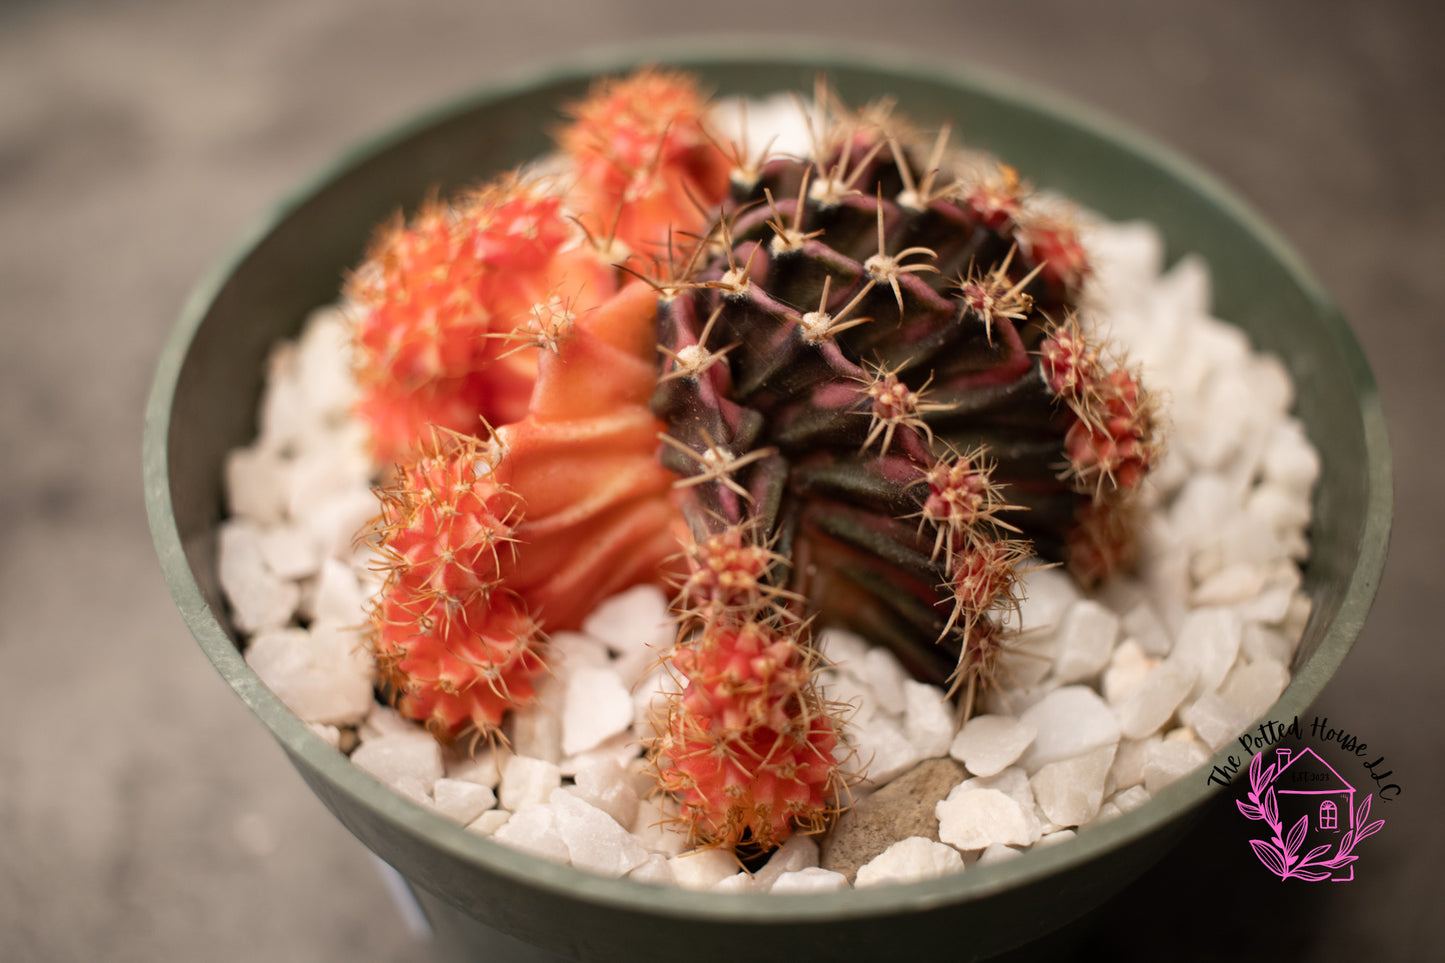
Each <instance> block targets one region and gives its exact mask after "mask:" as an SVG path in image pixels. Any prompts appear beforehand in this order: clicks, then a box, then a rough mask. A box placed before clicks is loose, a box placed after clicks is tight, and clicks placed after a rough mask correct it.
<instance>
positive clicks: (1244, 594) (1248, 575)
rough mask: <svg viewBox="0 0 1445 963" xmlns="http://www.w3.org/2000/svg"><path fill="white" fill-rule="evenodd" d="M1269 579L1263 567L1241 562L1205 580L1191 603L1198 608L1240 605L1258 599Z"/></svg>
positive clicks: (1196, 589)
mask: <svg viewBox="0 0 1445 963" xmlns="http://www.w3.org/2000/svg"><path fill="white" fill-rule="evenodd" d="M1268 577H1269V573H1268V571H1267V570H1266V569H1265V568H1263V567H1262V566H1260V565H1256V564H1252V563H1249V562H1239V563H1236V564H1234V565H1230V566H1228V567H1227V568H1222V569H1220V570H1219V571H1217V572H1215V573H1214V574H1213V575H1211V576H1209V578H1207V579H1205V580H1204V582H1202V583H1201V584H1200V585H1199V586H1198V587H1196V588H1195V589H1194V592H1193V593H1192V594H1191V595H1190V597H1189V601H1190V602H1191V603H1192V604H1194V605H1198V606H1206V605H1239V604H1242V603H1245V602H1248V601H1250V600H1252V599H1255V598H1257V597H1258V596H1259V593H1260V592H1262V591H1263V590H1264V583H1265V580H1266V579H1267V578H1268Z"/></svg>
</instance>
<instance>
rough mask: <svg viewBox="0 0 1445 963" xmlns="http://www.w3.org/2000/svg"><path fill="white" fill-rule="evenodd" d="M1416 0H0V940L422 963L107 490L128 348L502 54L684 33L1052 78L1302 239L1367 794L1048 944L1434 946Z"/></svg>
mask: <svg viewBox="0 0 1445 963" xmlns="http://www.w3.org/2000/svg"><path fill="white" fill-rule="evenodd" d="M1441 9H1442V8H1441V6H1440V5H1439V4H1436V3H1430V2H1423V0H1422V2H1420V3H1416V4H1412V3H1409V2H1404V0H1394V2H1371V3H1360V2H1339V0H1311V2H1295V0H1274V2H1269V3H1259V2H1256V0H1212V2H1181V3H1167V4H1166V3H1159V2H1151V0H1094V2H1088V3H1076V2H1069V0H1020V2H1014V3H1009V4H1002V3H1000V4H988V3H983V2H974V0H947V2H945V0H936V2H923V3H908V2H889V3H871V4H865V3H861V2H857V0H829V2H826V3H825V2H804V3H793V4H786V3H778V2H776V0H769V2H760V0H732V2H730V3H727V4H718V5H713V6H710V7H708V8H706V9H703V8H701V7H694V6H692V5H689V4H682V3H662V2H656V0H613V2H606V3H600V2H594V3H581V2H578V3H573V4H560V3H551V2H547V0H538V2H531V3H508V4H505V5H497V4H492V3H476V4H462V3H440V2H421V3H396V2H383V0H249V2H245V3H219V2H214V0H190V2H182V0H114V2H105V3H102V2H87V0H66V2H55V3H50V4H42V3H38V2H37V3H18V4H17V3H9V4H5V3H3V2H0V324H3V331H4V336H5V344H4V347H3V349H0V444H3V448H0V450H3V452H4V458H5V484H4V485H3V486H0V520H3V522H0V524H3V528H0V546H3V549H4V550H3V552H0V732H3V737H0V960H4V961H32V960H40V961H70V960H77V961H91V960H116V961H130V960H146V961H155V960H200V959H204V960H214V961H241V960H261V959H277V960H288V961H289V960H302V961H305V960H316V961H331V960H379V961H412V960H426V959H428V958H429V951H428V949H427V947H426V945H425V944H424V943H423V942H420V941H419V940H418V939H416V938H415V937H414V936H412V935H411V934H410V933H409V932H408V930H407V928H406V927H405V926H404V924H403V920H402V917H401V915H400V914H399V913H398V911H397V908H396V906H395V904H394V903H393V902H392V900H391V898H390V896H389V895H388V893H387V891H386V889H385V887H384V885H383V882H382V879H381V876H380V875H379V874H378V872H377V870H376V868H375V866H374V865H373V863H372V861H371V857H370V856H369V855H368V854H367V853H366V852H365V851H364V850H363V849H362V848H361V847H360V845H359V844H357V843H355V842H354V841H353V840H352V838H351V837H350V836H349V835H348V834H347V833H346V831H345V830H344V829H342V828H341V827H340V826H339V825H338V824H337V823H336V822H335V821H334V820H333V819H332V817H331V816H330V815H329V814H328V813H327V812H326V811H325V810H324V809H323V808H322V806H321V805H320V803H319V802H317V801H316V800H315V799H314V798H313V797H312V796H311V795H310V793H309V792H308V791H307V790H306V789H305V787H304V786H303V785H302V783H301V781H300V779H299V777H297V776H296V775H295V773H294V772H293V771H292V769H291V768H290V766H289V765H288V763H287V762H286V760H285V758H284V757H283V755H282V753H281V751H280V750H279V748H278V747H277V746H276V745H275V744H274V743H273V742H272V741H271V738H270V736H269V735H268V734H267V733H266V732H265V731H264V729H263V728H262V726H260V725H259V724H258V723H256V722H255V721H254V720H253V719H252V718H251V717H250V716H249V713H248V711H247V710H246V709H245V708H244V707H243V705H242V704H241V703H240V702H239V701H238V700H237V699H236V698H235V697H234V696H232V695H231V693H230V692H228V691H227V688H226V686H225V685H224V684H223V683H222V682H221V681H220V679H219V678H218V677H217V676H216V674H215V672H214V671H213V670H212V669H211V667H210V666H209V664H208V663H207V662H206V661H205V659H204V658H203V657H202V655H201V653H200V651H199V650H198V649H197V648H196V647H195V645H194V644H193V643H192V642H191V640H190V638H189V636H188V634H187V631H186V629H185V627H184V625H183V623H182V622H181V620H180V618H179V616H178V615H177V613H176V611H175V609H174V607H173V605H172V603H171V601H170V598H169V595H168V594H167V591H166V588H165V585H164V582H163V581H162V578H161V575H160V570H159V566H158V564H157V562H156V561H155V557H154V554H153V552H152V550H151V545H150V538H149V534H148V532H147V528H146V521H145V515H144V509H143V506H142V497H141V474H140V461H139V454H140V437H141V422H142V408H143V405H144V402H145V397H146V393H147V391H148V388H149V382H150V378H151V374H152V368H153V365H154V361H155V359H156V357H157V354H158V351H159V348H160V345H161V343H162V341H163V340H164V338H165V337H166V335H167V333H168V331H169V329H170V327H171V324H172V323H173V319H174V318H175V316H176V314H177V311H178V310H179V308H180V306H181V304H182V302H183V300H184V298H185V296H186V292H187V290H188V288H189V287H190V286H191V285H192V284H193V283H194V282H195V281H196V280H197V278H198V277H199V276H200V275H201V273H202V272H203V271H204V270H205V268H206V267H207V265H208V264H210V263H211V262H212V261H213V260H214V259H216V258H217V257H219V256H220V255H221V254H223V253H224V252H225V251H226V250H227V248H228V246H229V245H230V244H231V242H232V241H233V239H235V238H236V237H237V235H238V234H239V233H240V232H241V231H243V230H244V229H245V228H246V227H247V226H248V225H250V224H251V223H252V222H253V221H254V220H255V219H256V218H257V217H258V216H259V215H261V214H262V213H264V212H265V211H266V210H267V209H268V207H269V206H270V205H271V203H272V202H273V201H274V200H276V199H277V198H278V197H279V196H280V195H281V194H282V193H283V192H285V191H287V190H288V189H290V188H291V187H293V186H294V185H296V184H298V183H299V182H300V181H301V180H302V179H304V178H306V177H307V176H308V175H309V174H310V173H311V172H313V171H315V170H316V169H318V168H319V167H321V166H322V165H324V164H326V163H327V162H328V161H330V160H331V159H332V158H333V157H334V156H335V155H336V154H337V153H338V152H339V151H341V150H342V149H343V148H345V147H347V146H348V145H350V144H352V143H353V142H354V141H356V140H358V139H359V138H363V137H365V136H368V135H370V134H373V133H375V132H378V131H380V130H382V129H385V128H387V127H389V126H391V125H393V124H395V123H397V122H398V121H400V120H402V119H404V118H406V117H407V116H408V115H410V114H412V113H413V112H415V111H417V110H418V109H420V108H423V107H425V106H427V105H429V104H432V103H433V102H435V101H437V100H439V99H444V98H447V97H450V96H452V95H455V94H457V93H460V92H463V91H466V90H467V89H469V88H472V87H475V86H477V85H480V84H483V83H485V82H487V81H489V80H491V79H494V78H496V77H498V76H500V75H503V74H505V73H507V72H509V71H514V70H516V69H519V68H524V67H527V66H529V65H534V64H538V63H540V62H543V61H548V60H554V59H557V58H561V57H565V56H567V55H568V54H569V53H573V52H578V51H582V50H586V49H590V48H592V47H594V46H596V45H599V44H612V43H619V42H626V41H629V40H634V39H639V38H657V37H662V36H670V35H685V34H698V33H705V32H708V31H712V30H728V31H746V30H767V31H777V32H779V33H811V34H815V35H822V36H826V37H832V38H837V39H840V40H847V41H852V42H871V43H880V44H886V45H889V46H892V47H895V48H898V47H903V48H911V49H916V50H917V51H918V53H919V55H920V56H922V57H925V58H928V59H932V60H936V61H943V62H947V61H949V60H954V59H958V60H964V61H967V62H968V63H971V64H978V65H982V66H986V67H990V68H995V69H997V70H999V71H1002V72H1006V73H1011V74H1014V75H1017V76H1020V77H1025V78H1027V79H1029V80H1030V81H1033V82H1036V83H1040V84H1044V85H1047V86H1051V87H1055V88H1060V89H1063V90H1065V91H1067V92H1069V93H1070V94H1071V95H1073V96H1074V97H1076V98H1078V99H1080V100H1082V101H1085V102H1087V103H1089V104H1091V105H1093V106H1095V107H1097V108H1100V109H1102V110H1104V111H1106V112H1108V113H1110V114H1113V115H1114V116H1115V117H1117V118H1119V119H1122V120H1124V121H1126V122H1129V123H1132V124H1134V125H1136V126H1138V127H1140V128H1142V129H1143V130H1144V131H1146V132H1148V133H1149V134H1152V135H1153V136H1154V137H1156V138H1159V139H1161V140H1163V141H1164V142H1166V143H1168V144H1169V145H1171V146H1173V147H1175V148H1177V149H1179V150H1181V151H1182V152H1184V153H1185V154H1187V155H1190V156H1191V157H1193V158H1194V159H1196V160H1197V161H1199V162H1200V163H1202V164H1203V165H1204V166H1205V167H1206V168H1208V169H1210V170H1212V171H1213V172H1215V173H1216V174H1218V175H1219V176H1220V177H1222V178H1223V179H1224V180H1225V181H1226V182H1227V183H1229V184H1230V185H1231V186H1233V187H1234V188H1235V189H1236V190H1237V191H1238V192H1239V193H1240V194H1242V195H1243V196H1244V197H1245V198H1247V199H1248V200H1249V201H1250V202H1252V203H1253V204H1254V205H1255V206H1256V207H1257V208H1258V209H1259V210H1260V211H1261V212H1262V213H1263V214H1264V215H1265V217H1266V218H1267V219H1268V220H1270V221H1271V222H1273V223H1274V224H1275V225H1276V226H1277V227H1278V228H1279V229H1280V231H1281V232H1282V233H1283V234H1284V235H1285V237H1287V238H1288V239H1289V240H1290V241H1291V242H1293V243H1294V244H1295V245H1296V246H1297V247H1298V249H1299V250H1300V251H1301V252H1302V253H1303V255H1304V257H1305V259H1306V260H1307V261H1308V262H1309V263H1310V265H1311V266H1312V267H1313V268H1314V270H1315V271H1316V272H1317V273H1318V275H1319V276H1320V277H1321V278H1322V279H1323V281H1324V283H1325V285H1326V287H1327V288H1328V289H1330V291H1332V293H1333V294H1334V295H1335V297H1336V298H1337V299H1338V300H1339V302H1340V303H1341V305H1342V306H1343V308H1344V311H1345V314H1346V316H1347V317H1349V318H1350V319H1351V321H1352V323H1353V325H1354V327H1355V330H1356V332H1357V333H1358V335H1359V337H1360V339H1361V340H1362V341H1363V342H1364V345H1365V348H1366V351H1367V353H1368V355H1369V357H1370V361H1371V363H1372V365H1373V366H1374V369H1375V371H1376V373H1377V375H1378V376H1379V378H1380V380H1381V382H1382V388H1383V394H1384V399H1385V405H1386V410H1387V413H1388V416H1389V424H1390V431H1391V441H1392V443H1393V447H1394V456H1395V472H1396V479H1397V481H1396V527H1395V535H1394V544H1393V548H1392V553H1391V558H1390V563H1389V567H1388V570H1387V572H1386V577H1385V580H1384V583H1383V585H1382V586H1381V588H1380V592H1379V596H1378V600H1377V602H1376V604H1375V608H1374V611H1373V614H1372V615H1371V618H1370V620H1369V623H1368V625H1367V627H1366V629H1365V631H1364V633H1363V634H1362V635H1361V637H1360V639H1359V642H1358V644H1357V646H1356V647H1355V650H1354V652H1353V653H1352V654H1351V656H1350V657H1349V659H1348V660H1347V661H1346V663H1345V665H1344V667H1343V669H1342V670H1341V672H1340V674H1339V675H1338V677H1337V678H1336V679H1335V680H1334V682H1333V683H1332V684H1331V686H1330V687H1329V689H1328V690H1327V691H1326V693H1325V695H1324V696H1323V698H1322V699H1321V700H1320V702H1319V704H1318V706H1317V709H1318V711H1319V712H1320V713H1322V714H1325V715H1328V716H1329V717H1330V718H1331V720H1332V721H1334V722H1335V723H1337V724H1341V725H1344V726H1345V727H1347V728H1349V729H1350V730H1351V731H1355V732H1358V733H1359V734H1360V735H1361V736H1362V737H1364V738H1366V739H1367V740H1368V742H1369V743H1370V744H1371V746H1372V747H1374V748H1378V749H1380V750H1381V751H1382V752H1383V753H1385V754H1386V755H1387V756H1388V759H1389V763H1390V764H1391V765H1392V766H1393V767H1394V770H1395V773H1396V776H1395V781H1397V782H1399V783H1400V784H1401V785H1402V786H1403V789H1404V792H1403V794H1402V796H1401V797H1400V798H1399V799H1398V800H1397V801H1395V802H1394V803H1392V804H1390V805H1389V806H1388V807H1383V808H1384V809H1385V811H1384V812H1377V813H1376V815H1386V816H1387V818H1388V822H1387V825H1386V828H1385V830H1384V831H1383V832H1382V833H1381V834H1380V835H1378V836H1376V837H1374V838H1372V839H1371V841H1370V842H1369V843H1368V852H1365V851H1364V848H1363V847H1362V853H1363V855H1364V860H1362V863H1364V864H1365V865H1364V866H1363V867H1362V871H1361V873H1360V878H1359V879H1357V880H1356V881H1355V882H1353V883H1351V884H1350V885H1348V886H1308V885H1304V884H1300V885H1283V884H1280V883H1278V882H1277V881H1275V880H1273V879H1272V878H1268V877H1267V876H1266V875H1265V874H1264V873H1262V872H1260V871H1259V869H1258V867H1255V866H1252V865H1248V861H1247V860H1245V859H1243V858H1241V859H1240V860H1238V861H1231V860H1224V859H1221V858H1218V854H1217V846H1216V843H1217V841H1218V840H1219V839H1221V838H1237V836H1235V837H1226V836H1225V835H1224V834H1228V833H1231V832H1232V833H1237V832H1238V830H1237V828H1235V827H1234V825H1233V823H1229V817H1230V816H1231V815H1232V814H1230V813H1227V812H1226V813H1214V814H1211V815H1210V816H1209V817H1207V818H1208V819H1210V820H1214V821H1216V822H1219V823H1220V825H1221V828H1220V830H1219V832H1214V831H1212V830H1211V829H1210V828H1209V827H1208V826H1206V827H1203V828H1201V830H1200V831H1199V832H1198V833H1196V834H1195V836H1194V837H1193V838H1192V839H1191V841H1190V842H1189V843H1187V844H1186V845H1185V847H1184V848H1183V849H1181V850H1180V851H1178V852H1176V854H1175V855H1174V856H1173V857H1171V859H1170V860H1169V861H1168V862H1166V863H1165V864H1164V865H1163V866H1161V867H1160V868H1159V869H1158V870H1155V871H1154V872H1153V873H1152V874H1151V875H1150V876H1148V877H1146V878H1145V880H1144V881H1142V882H1141V883H1140V884H1139V885H1138V886H1136V887H1135V888H1134V889H1132V890H1131V891H1130V892H1128V893H1126V894H1125V895H1124V896H1123V897H1121V898H1120V899H1118V900H1115V901H1114V902H1113V903H1111V904H1109V905H1108V906H1107V907H1106V908H1105V909H1104V910H1102V911H1100V913H1098V914H1096V915H1095V916H1094V917H1092V918H1090V919H1089V920H1087V921H1085V923H1084V924H1082V926H1081V928H1080V929H1079V930H1078V931H1076V934H1075V937H1076V940H1082V941H1083V945H1084V946H1085V947H1087V948H1088V952H1091V953H1092V952H1099V953H1103V952H1107V953H1110V954H1111V955H1113V956H1114V957H1115V958H1116V959H1124V960H1133V959H1141V960H1142V959H1145V958H1157V957H1159V956H1163V957H1165V958H1176V959H1179V958H1184V959H1196V958H1197V959H1208V958H1212V957H1213V956H1215V955H1221V956H1222V955H1229V956H1236V957H1238V958H1242V959H1261V960H1263V959H1270V960H1281V959H1309V960H1358V959H1361V958H1365V959H1423V958H1436V959H1440V958H1445V948H1442V942H1445V941H1442V938H1441V937H1440V935H1439V925H1440V924H1439V920H1438V916H1439V908H1440V906H1441V905H1442V895H1445V887H1442V886H1441V883H1440V880H1439V876H1438V873H1439V872H1440V869H1441V866H1442V864H1445V841H1442V837H1445V828H1442V823H1441V821H1440V820H1439V819H1438V817H1437V813H1438V812H1439V805H1440V804H1439V793H1440V791H1441V790H1442V789H1445V771H1442V765H1441V745H1442V739H1441V735H1440V733H1441V731H1442V728H1445V726H1442V722H1445V705H1442V699H1441V696H1440V691H1441V686H1442V681H1445V679H1442V676H1445V673H1442V671H1441V670H1442V666H1445V633H1442V630H1441V620H1440V618H1439V616H1438V614H1436V613H1437V612H1438V605H1437V603H1438V602H1439V601H1440V599H1441V598H1442V597H1445V578H1442V575H1441V565H1440V555H1439V547H1440V546H1441V545H1442V544H1445V525H1442V518H1445V512H1442V507H1441V504H1442V502H1441V496H1440V487H1441V486H1440V483H1439V479H1440V478H1441V477H1442V476H1445V456H1442V454H1441V447H1440V444H1439V437H1440V431H1439V424H1440V417H1441V412H1442V406H1441V390H1440V388H1441V378H1440V372H1441V368H1442V364H1445V324H1442V322H1441V319H1440V312H1441V310H1442V305H1445V280H1442V279H1445V269H1442V265H1445V204H1442V202H1441V190H1440V171H1441V168H1442V161H1445V132H1442V121H1441V117H1442V108H1445V69H1442V66H1441V64H1442V58H1441V54H1440V52H1439V48H1440V46H1441V43H1442V41H1445V16H1442V13H1441ZM1378 808H1381V807H1377V809H1378ZM1233 818H1234V819H1235V820H1237V819H1238V817H1237V816H1234V817H1233ZM1225 823H1229V828H1223V826H1224V824H1225ZM1181 936H1182V937H1184V938H1185V939H1186V940H1187V941H1189V942H1190V943H1191V944H1192V947H1193V948H1192V949H1185V950H1183V951H1180V950H1177V949H1170V950H1169V951H1167V952H1164V951H1163V949H1162V947H1163V946H1164V945H1168V946H1171V947H1177V943H1178V940H1179V939H1180V938H1181ZM1160 940H1168V943H1167V944H1161V943H1160V942H1159V941H1160ZM498 958H499V959H500V957H498Z"/></svg>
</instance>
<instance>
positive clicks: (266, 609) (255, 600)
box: [216, 519, 301, 633]
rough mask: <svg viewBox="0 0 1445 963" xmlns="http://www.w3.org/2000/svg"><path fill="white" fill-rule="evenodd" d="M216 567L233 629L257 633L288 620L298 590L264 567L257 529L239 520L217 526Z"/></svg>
mask: <svg viewBox="0 0 1445 963" xmlns="http://www.w3.org/2000/svg"><path fill="white" fill-rule="evenodd" d="M216 568H217V575H218V576H219V578H220V581H221V590H222V591H223V592H225V593H226V600H227V601H228V602H230V603H231V618H232V620H233V621H234V622H235V623H236V628H238V629H240V630H241V631H242V632H247V633H250V632H259V631H261V630H263V629H274V628H279V627H280V626H283V625H285V624H286V623H287V622H290V621H291V616H292V615H293V614H294V613H295V612H296V606H297V605H298V604H299V603H300V601H301V589H300V588H299V587H298V586H297V585H296V583H295V582H292V581H290V580H289V579H284V578H281V577H280V576H278V575H277V574H276V573H274V572H272V571H271V570H270V569H269V568H267V567H266V561H265V557H264V556H263V554H262V552H261V530H260V529H259V528H258V527H256V526H255V525H254V524H252V523H251V522H248V521H244V520H240V519H232V520H230V521H226V522H222V523H221V525H220V530H219V543H218V547H217V562H216Z"/></svg>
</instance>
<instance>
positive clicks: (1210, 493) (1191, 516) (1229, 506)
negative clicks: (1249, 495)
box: [1168, 472, 1239, 547]
mask: <svg viewBox="0 0 1445 963" xmlns="http://www.w3.org/2000/svg"><path fill="white" fill-rule="evenodd" d="M1238 508H1239V493H1238V491H1237V490H1236V487H1235V486H1234V485H1233V484H1231V483H1230V482H1229V481H1227V480H1226V479H1224V478H1221V477H1219V476H1218V475H1212V474H1209V473H1208V472H1200V473H1199V474H1197V475H1195V476H1194V477H1192V478H1190V479H1189V481H1188V482H1186V483H1185V485H1184V489H1183V490H1182V491H1181V492H1180V493H1179V496H1178V497H1177V498H1175V499H1174V503H1173V505H1171V506H1170V508H1169V516H1168V522H1169V525H1170V527H1171V528H1172V529H1173V531H1174V535H1175V537H1176V538H1177V539H1178V540H1179V543H1180V544H1182V545H1184V546H1187V547H1192V546H1200V545H1207V544H1209V543H1210V542H1212V541H1213V540H1214V536H1215V532H1216V531H1217V529H1218V527H1219V520H1220V519H1222V518H1228V517H1229V516H1230V515H1232V514H1233V513H1234V512H1236V511H1237V510H1238Z"/></svg>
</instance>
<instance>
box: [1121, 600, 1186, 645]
mask: <svg viewBox="0 0 1445 963" xmlns="http://www.w3.org/2000/svg"><path fill="white" fill-rule="evenodd" d="M1119 626H1120V628H1121V629H1122V631H1123V633H1124V634H1125V635H1126V636H1128V637H1129V638H1131V639H1133V640H1134V641H1135V642H1136V643H1138V645H1139V648H1141V649H1143V650H1144V651H1145V652H1146V653H1147V654H1149V655H1153V656H1165V655H1168V654H1169V650H1170V649H1171V648H1172V647H1173V645H1174V640H1173V639H1172V638H1170V636H1169V630H1168V629H1167V628H1165V626H1164V622H1163V620H1162V619H1160V618H1159V615H1158V613H1157V612H1155V611H1154V607H1153V606H1152V605H1150V604H1149V603H1148V602H1140V603H1139V604H1138V605H1135V606H1134V607H1133V608H1131V609H1130V610H1129V611H1128V612H1126V613H1125V614H1124V617H1123V618H1122V619H1121V620H1120V622H1119Z"/></svg>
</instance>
